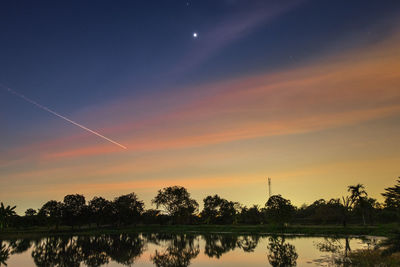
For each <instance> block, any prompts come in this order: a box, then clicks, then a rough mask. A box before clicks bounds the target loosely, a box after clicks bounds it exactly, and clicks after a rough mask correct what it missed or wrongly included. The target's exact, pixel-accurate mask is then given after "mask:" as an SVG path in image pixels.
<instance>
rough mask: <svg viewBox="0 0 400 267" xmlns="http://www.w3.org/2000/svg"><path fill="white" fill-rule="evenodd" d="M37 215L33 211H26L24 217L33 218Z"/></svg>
mask: <svg viewBox="0 0 400 267" xmlns="http://www.w3.org/2000/svg"><path fill="white" fill-rule="evenodd" d="M36 214H37V211H36V210H34V209H27V210H26V211H25V216H35V215H36Z"/></svg>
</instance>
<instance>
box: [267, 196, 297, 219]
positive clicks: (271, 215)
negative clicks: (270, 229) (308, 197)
mask: <svg viewBox="0 0 400 267" xmlns="http://www.w3.org/2000/svg"><path fill="white" fill-rule="evenodd" d="M265 208H266V212H267V216H268V219H270V220H271V221H272V222H274V223H277V224H279V225H283V224H285V223H288V222H290V220H291V219H292V216H293V213H294V211H295V208H294V206H293V205H292V203H291V202H290V200H288V199H285V198H283V197H282V196H281V195H274V196H271V197H270V198H269V199H268V201H267V203H266V204H265Z"/></svg>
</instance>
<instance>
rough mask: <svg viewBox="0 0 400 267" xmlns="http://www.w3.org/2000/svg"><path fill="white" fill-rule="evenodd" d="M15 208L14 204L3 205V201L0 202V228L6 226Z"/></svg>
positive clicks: (13, 214)
mask: <svg viewBox="0 0 400 267" xmlns="http://www.w3.org/2000/svg"><path fill="white" fill-rule="evenodd" d="M15 208H16V206H14V207H11V206H10V205H8V206H4V204H3V202H1V203H0V230H3V229H4V228H6V227H7V226H8V224H9V222H10V218H11V217H12V216H15V215H16V213H15V211H14V210H15Z"/></svg>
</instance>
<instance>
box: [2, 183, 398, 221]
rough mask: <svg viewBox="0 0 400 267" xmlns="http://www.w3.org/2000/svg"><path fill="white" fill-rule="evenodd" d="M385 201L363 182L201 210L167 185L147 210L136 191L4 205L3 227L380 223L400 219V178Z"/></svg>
mask: <svg viewBox="0 0 400 267" xmlns="http://www.w3.org/2000/svg"><path fill="white" fill-rule="evenodd" d="M382 196H383V197H384V203H379V202H378V201H377V200H376V199H373V198H370V197H369V196H368V193H367V191H366V188H365V186H364V185H362V184H357V185H351V186H348V195H346V196H342V197H340V198H332V199H330V200H325V199H319V200H316V201H314V202H313V203H312V204H310V205H305V204H304V205H302V206H301V207H295V206H294V205H293V204H292V203H291V201H290V200H288V199H285V198H284V197H282V196H281V195H273V196H271V197H270V198H269V199H268V201H267V202H266V203H265V205H264V206H263V207H260V206H258V205H253V206H251V207H246V206H243V205H241V204H240V203H238V202H234V201H230V200H227V199H224V198H222V197H220V196H219V195H214V196H207V197H205V198H204V199H203V209H202V211H199V204H198V203H197V201H196V200H195V199H193V198H192V197H191V195H190V193H189V192H188V191H187V189H186V188H184V187H180V186H171V187H166V188H163V189H161V190H159V191H158V193H157V195H156V196H155V198H154V199H153V200H152V204H154V205H155V206H156V209H145V205H144V202H143V201H142V200H140V199H139V198H138V197H137V195H136V194H135V193H130V194H126V195H122V196H119V197H116V198H115V199H114V200H107V199H105V198H103V197H99V196H96V197H94V198H93V199H91V200H90V201H88V202H87V201H86V199H85V197H84V196H83V195H80V194H71V195H66V196H65V197H64V199H63V201H62V202H61V201H56V200H50V201H48V202H46V203H45V204H44V205H43V206H42V207H41V208H40V209H38V210H35V209H31V208H30V209H28V210H26V212H25V215H24V216H18V215H17V214H16V213H15V206H14V207H11V206H5V205H4V204H3V203H1V206H0V228H1V229H4V228H6V227H16V228H20V227H30V226H47V227H54V228H55V229H58V227H59V226H60V225H65V226H70V227H72V228H75V227H81V226H83V225H89V226H94V225H96V226H97V227H100V226H116V227H117V226H128V225H137V224H161V225H165V224H271V223H272V224H276V225H281V226H284V225H285V224H287V223H300V224H342V225H343V226H346V225H347V224H348V223H352V224H355V223H357V224H363V225H367V224H376V223H389V222H399V221H400V177H399V179H398V180H397V184H395V185H394V186H393V187H388V188H386V189H385V192H384V193H382Z"/></svg>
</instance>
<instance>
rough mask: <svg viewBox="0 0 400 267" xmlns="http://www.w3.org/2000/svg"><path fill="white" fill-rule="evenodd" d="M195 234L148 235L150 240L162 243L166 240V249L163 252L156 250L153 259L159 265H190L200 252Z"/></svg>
mask: <svg viewBox="0 0 400 267" xmlns="http://www.w3.org/2000/svg"><path fill="white" fill-rule="evenodd" d="M195 239H196V237H195V236H193V235H185V234H180V235H174V234H172V235H168V234H152V235H149V236H148V239H147V240H148V241H149V242H154V243H156V244H160V243H159V242H160V241H164V242H166V243H167V244H166V249H165V250H164V251H162V252H159V251H158V250H156V251H155V253H154V255H152V256H151V260H152V261H153V263H154V264H155V265H156V266H157V267H184V266H189V265H190V261H191V260H192V259H194V258H196V257H197V255H198V254H199V252H200V248H199V244H198V242H196V244H195V242H194V241H195Z"/></svg>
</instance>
